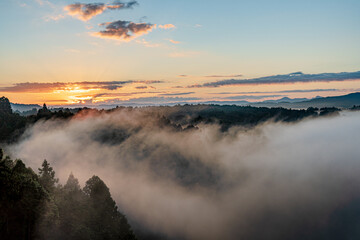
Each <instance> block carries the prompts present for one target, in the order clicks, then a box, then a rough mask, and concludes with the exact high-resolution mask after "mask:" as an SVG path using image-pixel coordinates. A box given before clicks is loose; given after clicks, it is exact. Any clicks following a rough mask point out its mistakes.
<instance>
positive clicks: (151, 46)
mask: <svg viewBox="0 0 360 240" xmlns="http://www.w3.org/2000/svg"><path fill="white" fill-rule="evenodd" d="M136 42H137V43H139V44H141V45H143V46H145V47H149V48H156V47H161V44H159V43H151V42H148V41H146V40H145V39H139V40H136Z"/></svg>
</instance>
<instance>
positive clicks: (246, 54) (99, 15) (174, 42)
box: [0, 0, 360, 106]
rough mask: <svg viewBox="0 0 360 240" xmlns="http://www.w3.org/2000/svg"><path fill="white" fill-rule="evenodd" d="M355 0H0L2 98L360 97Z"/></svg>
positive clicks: (359, 5)
mask: <svg viewBox="0 0 360 240" xmlns="http://www.w3.org/2000/svg"><path fill="white" fill-rule="evenodd" d="M359 12H360V1H358V0H301V1H300V0H293V1H285V0H281V1H280V0H256V1H254V0H236V1H235V0H233V1H230V0H229V1H213V0H207V1H204V0H201V1H200V0H181V1H174V0H137V1H134V0H128V1H113V0H111V1H103V0H95V1H92V0H83V1H79V2H77V1H73V0H4V1H0V30H1V33H2V36H1V38H0V95H4V96H6V97H8V98H9V99H10V101H11V102H17V103H26V104H41V103H43V102H46V103H47V104H48V105H54V106H55V105H69V104H90V105H99V104H119V105H121V104H131V103H135V104H167V103H184V102H188V103H198V102H206V101H242V100H247V101H263V100H268V99H279V98H283V97H290V98H312V97H316V96H334V95H342V94H347V93H350V92H356V91H360V72H359V71H360V44H359V43H360V14H359Z"/></svg>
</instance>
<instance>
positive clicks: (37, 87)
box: [0, 80, 163, 93]
mask: <svg viewBox="0 0 360 240" xmlns="http://www.w3.org/2000/svg"><path fill="white" fill-rule="evenodd" d="M162 82H163V81H159V80H139V81H134V80H128V81H109V82H106V81H99V82H90V81H84V82H54V83H38V82H25V83H15V84H13V85H12V86H8V87H1V88H0V92H17V93H21V92H51V91H70V90H72V89H73V88H79V89H94V88H95V89H104V90H117V89H118V88H122V87H123V85H125V84H133V83H142V84H156V83H162Z"/></svg>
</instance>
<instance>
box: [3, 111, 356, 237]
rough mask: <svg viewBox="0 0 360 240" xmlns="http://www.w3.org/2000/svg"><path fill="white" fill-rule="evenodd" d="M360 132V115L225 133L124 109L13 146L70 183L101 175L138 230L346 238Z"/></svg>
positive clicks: (44, 130) (37, 128) (46, 126)
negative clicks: (174, 125) (161, 120)
mask: <svg viewBox="0 0 360 240" xmlns="http://www.w3.org/2000/svg"><path fill="white" fill-rule="evenodd" d="M359 133H360V113H359V112H357V113H356V112H352V113H350V112H343V113H341V115H340V116H336V117H327V118H316V119H308V120H303V121H301V122H298V123H292V124H283V123H266V124H262V125H261V126H258V127H255V128H252V129H244V128H240V127H232V128H230V129H229V130H228V131H226V132H223V131H221V127H220V126H219V125H216V124H212V125H200V126H198V128H194V129H190V130H186V131H185V130H184V131H181V130H178V129H174V128H171V127H169V126H163V125H161V124H158V119H157V118H152V117H150V115H146V114H144V113H142V112H140V111H127V110H122V111H114V112H113V113H111V114H96V115H93V114H92V113H91V112H89V113H88V114H86V113H84V114H79V115H78V116H76V117H75V118H73V119H71V120H68V121H65V120H48V121H39V122H37V123H36V124H35V125H34V126H33V127H31V128H29V129H28V130H27V131H26V133H25V134H24V137H23V138H22V139H21V141H19V143H18V144H16V145H12V146H8V151H9V152H10V153H11V154H12V156H13V157H16V158H21V159H23V160H24V162H25V163H26V164H27V165H29V166H30V167H32V168H33V169H37V168H38V167H39V166H40V165H41V163H42V161H43V160H44V159H47V160H48V161H49V162H50V163H51V165H52V166H53V167H54V169H55V171H56V174H57V176H58V177H59V178H60V179H61V180H62V181H63V182H64V181H66V179H67V177H68V175H69V174H70V172H73V174H74V175H75V177H77V178H78V179H79V180H80V183H82V184H83V183H84V182H85V181H86V180H87V179H88V178H89V177H91V176H92V175H94V174H95V175H98V176H99V177H100V178H101V179H103V180H104V182H105V183H106V184H107V185H108V186H109V188H110V190H111V193H112V196H113V198H114V199H115V200H116V202H117V204H118V206H119V208H120V210H121V211H122V212H123V213H125V214H126V215H127V217H128V218H129V219H130V222H131V223H132V224H134V226H135V228H141V229H143V231H150V232H152V233H158V234H160V235H162V236H165V237H167V238H170V239H331V238H334V239H336V236H338V237H339V236H341V237H340V238H341V239H349V237H354V236H359V235H360V233H359V230H358V229H359V226H360V174H359V173H360V147H359V142H360V134H359ZM356 226H357V227H356ZM144 229H146V230H144Z"/></svg>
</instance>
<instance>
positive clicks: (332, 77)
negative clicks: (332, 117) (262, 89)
mask: <svg viewBox="0 0 360 240" xmlns="http://www.w3.org/2000/svg"><path fill="white" fill-rule="evenodd" d="M359 79H360V71H358V72H342V73H320V74H304V73H302V72H296V73H290V74H285V75H275V76H268V77H260V78H252V79H227V80H221V81H216V82H208V83H204V84H196V85H191V86H188V88H199V87H221V86H230V85H262V84H286V83H299V82H303V83H306V82H334V81H351V80H359Z"/></svg>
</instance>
